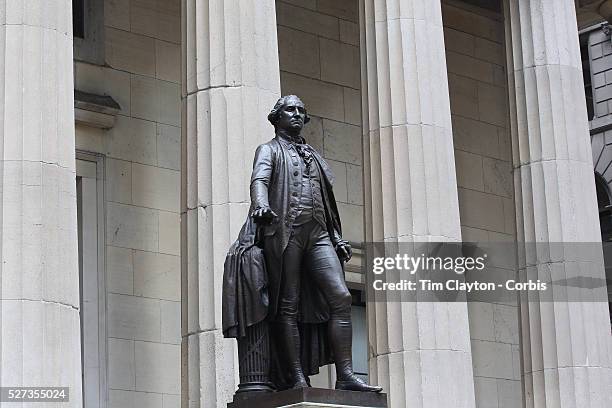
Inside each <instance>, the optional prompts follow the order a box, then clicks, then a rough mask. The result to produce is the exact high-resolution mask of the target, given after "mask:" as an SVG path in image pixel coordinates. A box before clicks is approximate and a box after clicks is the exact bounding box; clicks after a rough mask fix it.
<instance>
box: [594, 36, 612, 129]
mask: <svg viewBox="0 0 612 408" xmlns="http://www.w3.org/2000/svg"><path fill="white" fill-rule="evenodd" d="M588 44H589V59H590V63H591V75H592V80H593V83H592V85H593V104H594V108H595V117H596V118H602V117H605V116H608V115H609V114H610V113H612V40H611V39H610V36H608V35H606V34H605V33H604V32H603V30H601V29H596V30H594V31H592V32H591V33H589V42H588Z"/></svg>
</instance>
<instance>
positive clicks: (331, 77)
mask: <svg viewBox="0 0 612 408" xmlns="http://www.w3.org/2000/svg"><path fill="white" fill-rule="evenodd" d="M358 6H359V2H358V1H357V0H318V1H316V0H310V1H297V0H277V2H276V8H277V9H276V15H277V24H278V48H279V58H280V70H281V89H282V93H283V94H284V95H286V94H296V95H298V96H299V97H300V98H302V100H303V101H304V103H305V104H306V107H307V109H308V112H309V114H310V116H311V121H310V123H309V124H308V125H307V126H306V128H305V130H306V133H305V137H306V139H307V140H308V143H310V144H311V145H313V146H314V147H315V148H316V149H317V150H319V151H320V152H322V153H323V155H324V157H325V159H326V160H327V162H328V163H329V165H330V166H331V168H332V171H333V172H334V175H335V176H336V181H335V184H334V193H335V195H336V200H337V201H338V209H339V211H340V216H341V217H342V221H343V223H342V224H343V235H344V238H345V239H348V240H350V241H351V242H356V243H361V242H362V241H363V240H364V232H363V231H364V230H363V189H362V185H363V176H362V167H361V166H362V142H361V93H360V85H361V84H360V83H361V74H360V66H361V65H360V58H359V24H358V21H359V8H358ZM270 133H271V135H272V130H271V131H270Z"/></svg>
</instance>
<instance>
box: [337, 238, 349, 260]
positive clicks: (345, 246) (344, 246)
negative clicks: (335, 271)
mask: <svg viewBox="0 0 612 408" xmlns="http://www.w3.org/2000/svg"><path fill="white" fill-rule="evenodd" d="M336 253H337V254H338V258H340V260H341V261H342V262H348V261H349V260H350V259H351V257H352V256H353V250H352V248H351V244H349V243H348V241H344V240H342V241H340V242H338V243H337V244H336Z"/></svg>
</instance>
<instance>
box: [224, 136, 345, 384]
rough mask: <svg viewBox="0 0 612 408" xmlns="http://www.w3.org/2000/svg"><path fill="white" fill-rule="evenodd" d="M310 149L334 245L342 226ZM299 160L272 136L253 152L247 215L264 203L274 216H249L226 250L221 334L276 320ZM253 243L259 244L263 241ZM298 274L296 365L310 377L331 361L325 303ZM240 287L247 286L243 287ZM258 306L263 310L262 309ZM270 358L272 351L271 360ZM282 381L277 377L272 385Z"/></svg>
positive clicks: (327, 180) (324, 167)
mask: <svg viewBox="0 0 612 408" xmlns="http://www.w3.org/2000/svg"><path fill="white" fill-rule="evenodd" d="M312 151H313V156H314V160H313V164H314V165H316V166H318V168H319V173H320V174H321V184H322V185H321V187H322V188H321V192H322V199H323V204H324V207H325V219H326V226H327V230H328V233H329V236H330V239H331V241H332V243H333V244H336V243H337V242H338V241H339V240H341V239H342V238H341V232H342V229H341V224H340V216H339V214H338V208H337V206H336V201H335V198H334V194H333V190H332V184H333V180H334V179H333V174H332V172H331V169H330V167H329V165H328V164H327V163H326V162H325V160H324V159H323V157H321V155H320V154H319V153H318V152H316V151H315V150H314V149H312ZM300 160H302V159H301V158H300V157H299V155H298V153H297V151H296V149H295V147H294V146H293V145H292V144H291V143H289V142H287V141H286V140H284V139H282V138H280V137H278V136H277V137H275V138H274V139H272V140H270V141H269V142H267V143H264V144H262V145H260V146H259V147H258V148H257V150H256V152H255V160H254V163H253V173H252V176H251V209H250V211H249V213H250V212H252V211H253V210H255V209H256V208H258V207H270V208H271V209H272V211H274V212H275V213H276V214H277V215H278V217H277V218H276V219H275V220H274V221H273V222H272V223H271V224H270V225H266V226H255V225H254V223H253V220H252V218H250V217H249V218H248V219H247V221H246V222H245V224H244V226H243V228H242V230H241V232H240V235H239V237H238V240H237V241H236V242H235V243H234V245H232V248H231V249H230V252H229V253H228V256H227V258H226V262H225V272H224V287H223V332H224V334H225V336H226V337H240V336H241V335H244V328H246V327H248V326H250V325H252V324H255V323H258V322H259V321H261V320H263V318H265V317H267V318H268V320H269V321H270V322H274V320H275V318H276V314H277V311H278V299H279V292H280V286H281V282H282V279H283V262H282V257H283V252H284V251H285V248H286V247H287V244H288V242H289V238H290V236H291V231H292V229H293V223H294V221H295V218H296V216H297V212H296V211H295V210H294V209H295V208H296V207H297V205H298V201H299V196H300V192H301V191H300V189H301V188H302V183H301V181H302V166H301V165H300V162H299V161H300ZM256 229H259V231H257V230H256ZM257 236H259V237H261V240H265V241H266V242H265V247H266V252H265V253H264V254H263V255H264V257H265V268H261V265H260V257H259V255H260V252H259V247H258V246H257V241H258V239H257ZM259 244H260V246H263V245H261V244H263V242H260V243H259ZM253 265H254V266H253ZM262 269H265V273H266V275H267V276H266V277H265V278H264V279H263V281H262V280H261V279H260V276H259V273H260V272H261V271H262ZM301 276H302V280H301V287H300V304H299V308H298V309H299V316H298V322H299V324H300V337H301V357H302V358H301V359H302V368H303V370H304V372H305V374H306V375H313V374H316V373H317V372H318V371H319V370H318V368H319V367H320V366H322V365H326V364H329V363H331V362H333V356H332V355H331V349H330V347H329V341H328V338H327V321H328V320H329V306H328V304H327V301H326V300H325V298H324V296H323V294H322V293H321V292H320V290H319V289H318V288H317V287H316V286H315V285H314V283H313V282H311V281H310V279H308V278H307V277H305V274H302V275H301ZM241 281H242V283H241ZM262 282H263V283H262ZM245 288H250V289H249V290H247V291H245ZM264 310H267V313H263V311H264ZM262 316H263V317H262ZM272 327H273V326H272ZM271 337H272V339H274V336H271ZM275 349H276V347H274V344H272V347H271V350H272V351H273V352H274V350H275ZM276 357H277V356H274V355H273V356H272V359H273V360H275V359H276ZM275 363H276V365H277V366H278V365H280V364H282V362H279V361H273V366H274V365H275ZM278 371H281V373H280V374H281V375H280V376H281V377H282V371H283V370H282V369H281V368H279V369H278V370H277V374H278ZM282 380H283V379H282V378H281V379H277V383H278V381H282Z"/></svg>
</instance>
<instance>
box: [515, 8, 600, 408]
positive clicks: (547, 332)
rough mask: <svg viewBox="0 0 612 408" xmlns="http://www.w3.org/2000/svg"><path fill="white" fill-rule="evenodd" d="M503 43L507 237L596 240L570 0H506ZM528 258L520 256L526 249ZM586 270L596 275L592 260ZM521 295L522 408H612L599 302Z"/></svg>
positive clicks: (553, 262)
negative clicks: (508, 133)
mask: <svg viewBox="0 0 612 408" xmlns="http://www.w3.org/2000/svg"><path fill="white" fill-rule="evenodd" d="M506 15H507V16H508V20H507V21H508V23H507V25H506V27H507V30H506V37H507V41H508V47H507V48H508V53H509V61H510V67H512V68H513V69H512V70H511V71H513V72H511V75H510V85H511V86H510V90H511V91H513V92H511V98H510V102H511V127H512V145H513V156H514V158H513V161H514V180H515V183H514V184H515V197H516V214H517V239H518V241H519V245H522V246H524V247H525V248H528V249H529V248H531V249H533V247H530V246H529V243H547V242H598V241H600V240H601V236H600V231H599V219H598V211H597V202H596V194H595V185H594V175H593V165H592V158H591V145H590V139H589V127H588V121H587V112H586V104H585V96H584V84H583V80H582V68H581V60H580V49H579V43H578V32H577V28H576V14H575V9H574V1H573V0H554V1H551V0H509V1H507V2H506ZM528 254H529V253H528ZM526 262H528V263H530V264H531V265H532V269H531V270H535V269H536V268H537V269H538V270H547V269H550V270H553V269H555V270H565V271H566V273H568V272H567V271H572V266H571V263H570V262H568V261H567V259H566V258H565V257H564V256H560V257H558V258H554V259H551V258H550V257H548V256H545V255H542V254H541V253H539V251H536V253H533V252H531V254H530V256H529V257H528V258H527V259H525V258H522V259H519V263H520V268H521V270H523V271H524V270H525V263H526ZM592 262H593V265H594V266H592V267H591V268H590V269H589V272H590V273H591V275H592V276H593V277H596V278H597V277H598V278H599V279H605V275H604V269H603V263H602V260H601V259H600V258H599V257H597V256H595V257H594V259H592ZM530 300H533V301H528V300H527V299H526V297H525V296H521V301H520V311H521V354H522V370H523V373H522V375H523V387H524V389H523V391H524V392H523V395H524V397H525V406H526V407H593V408H603V407H610V406H612V400H611V399H610V398H612V393H610V384H612V370H611V368H610V367H611V365H610V362H611V355H612V352H611V337H610V321H609V316H608V305H607V303H604V302H599V303H597V302H570V303H567V302H543V301H538V300H536V299H530Z"/></svg>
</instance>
